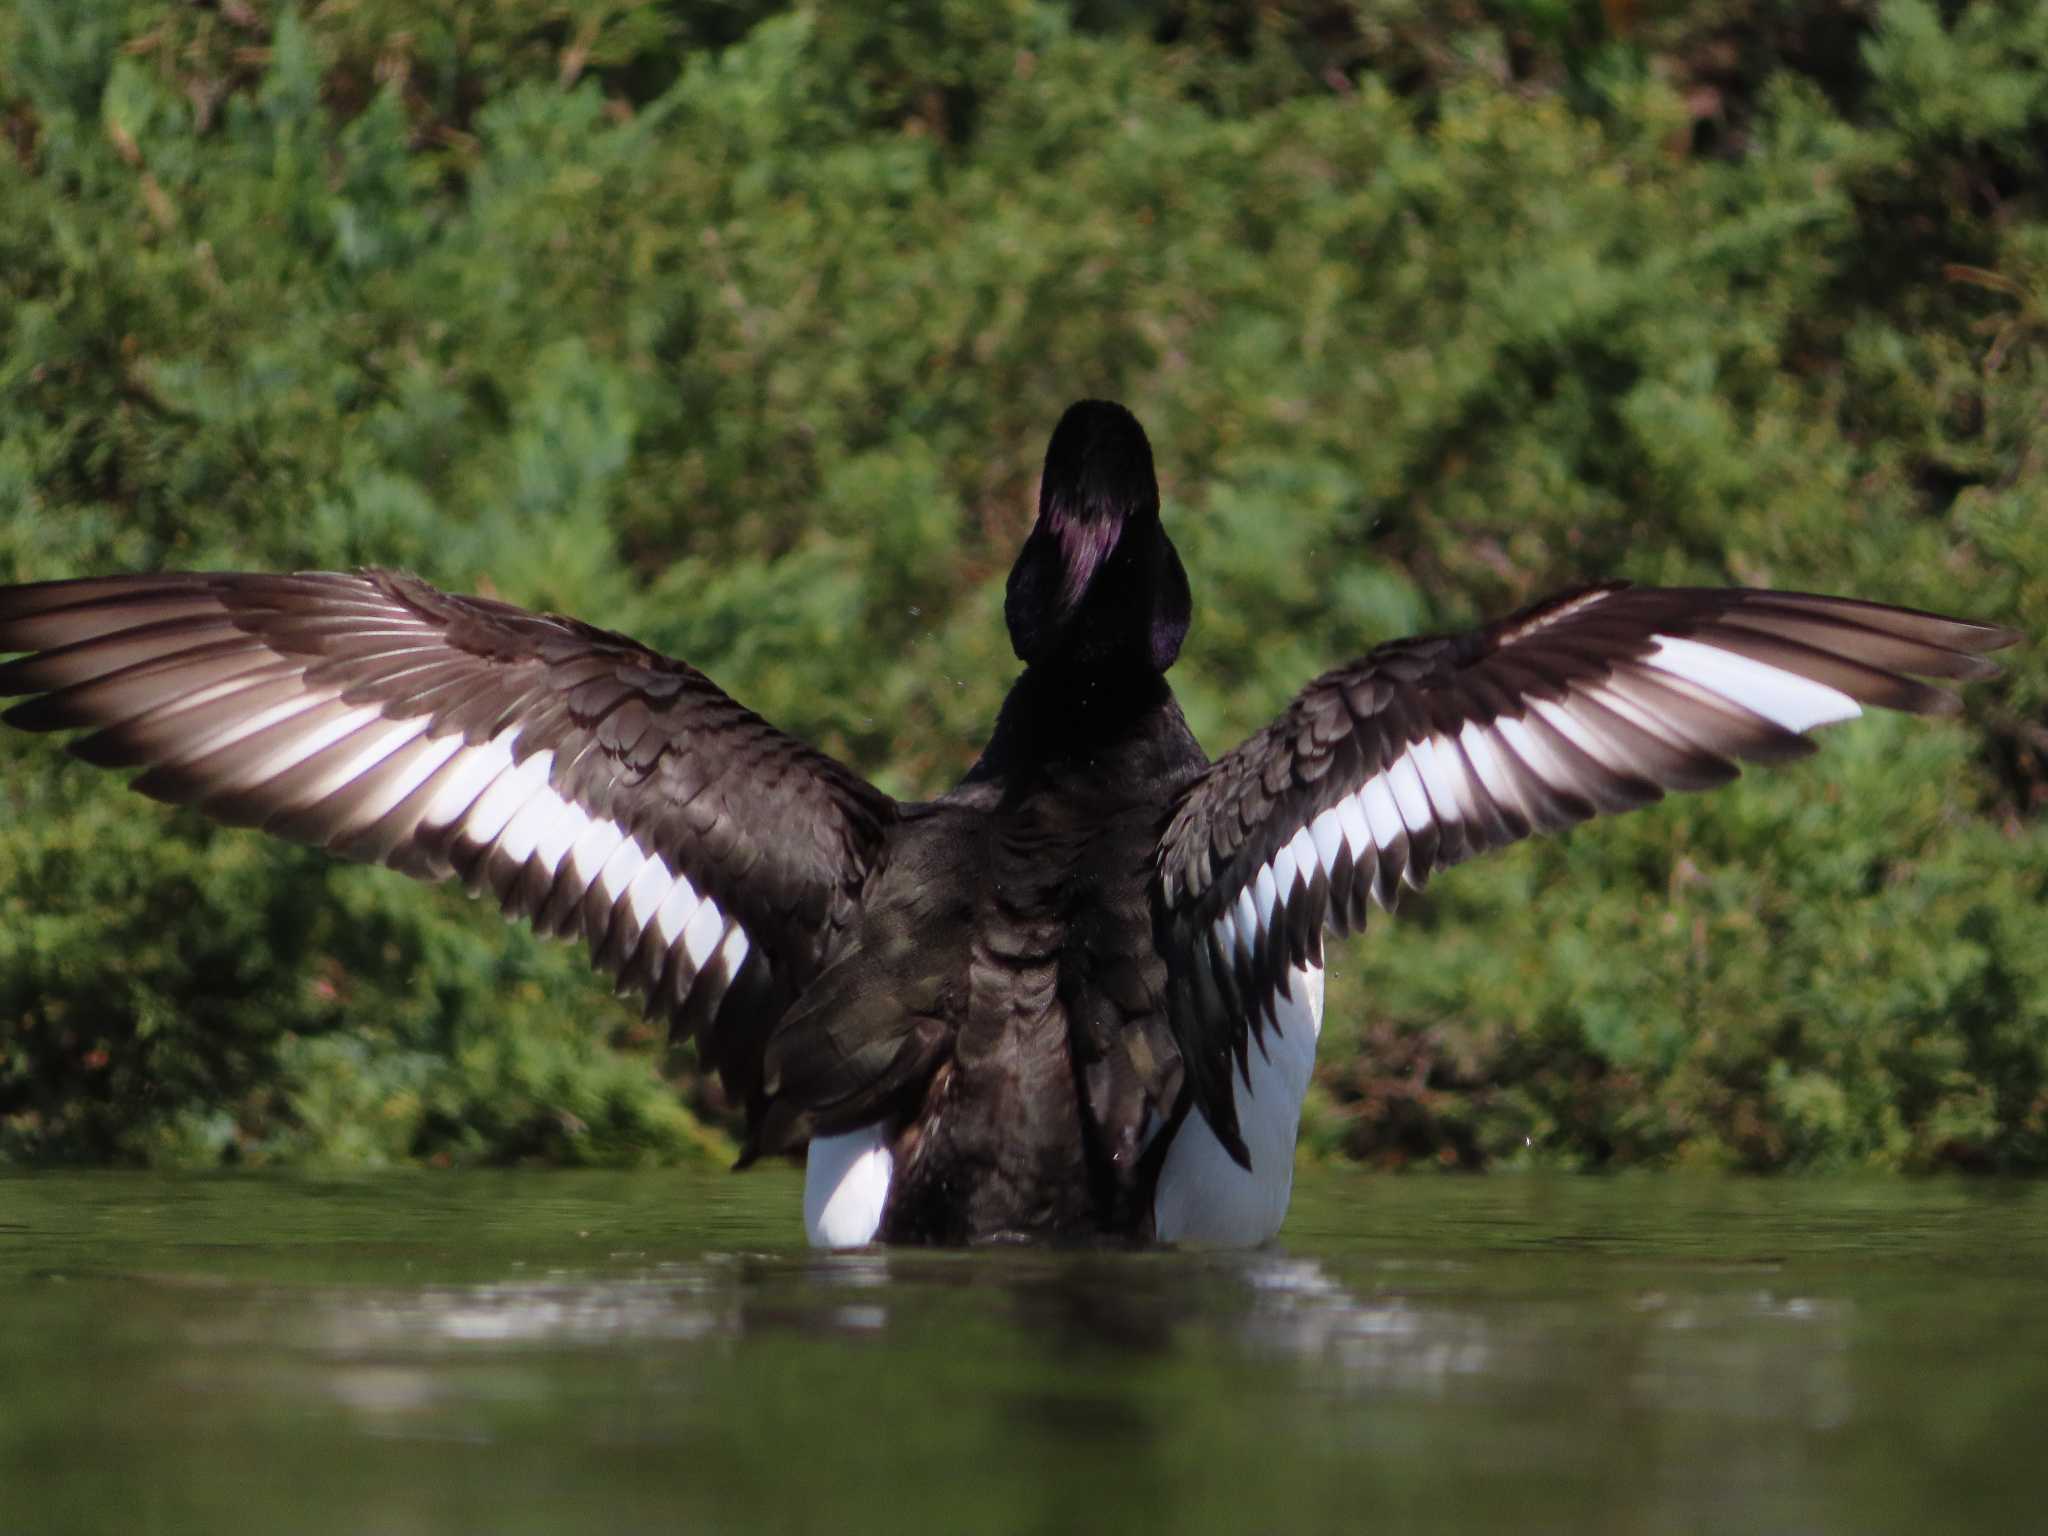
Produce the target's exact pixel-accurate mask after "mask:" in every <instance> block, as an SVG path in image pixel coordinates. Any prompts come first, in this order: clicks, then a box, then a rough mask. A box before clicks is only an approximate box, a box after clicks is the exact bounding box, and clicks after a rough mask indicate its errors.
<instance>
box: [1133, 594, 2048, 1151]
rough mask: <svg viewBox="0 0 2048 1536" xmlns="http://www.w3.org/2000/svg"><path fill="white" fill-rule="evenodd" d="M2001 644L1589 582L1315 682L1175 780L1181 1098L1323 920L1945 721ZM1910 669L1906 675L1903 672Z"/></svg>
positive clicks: (1924, 625)
mask: <svg viewBox="0 0 2048 1536" xmlns="http://www.w3.org/2000/svg"><path fill="white" fill-rule="evenodd" d="M2015 638H2017V637H2016V636H2014V635H2013V634H2012V633H2011V632H2009V631H2006V630H2001V629H1995V628H1991V627H1989V626H1986V625H1981V624H1968V623H1963V622H1960V621H1957V620H1954V619H1946V618H1941V617H1939V616H1937V615H1934V614H1928V613H1919V612H1914V611H1911V610H1907V609H1900V608H1889V607H1885V606H1882V605H1880V604H1875V603H1863V602H1856V601H1853V600H1850V599H1845V598H1835V597H1818V596H1813V595H1810V594H1805V593H1787V592H1763V591H1744V590H1717V589H1675V588H1666V589H1659V588H1647V587H1630V586H1627V585H1621V584H1616V585H1606V586H1598V587H1590V588H1586V589H1584V590H1582V591H1578V592H1572V593H1567V594H1565V595H1563V596H1560V597H1555V598H1551V599H1549V600H1547V601H1545V602H1542V603H1539V604H1537V605H1535V606H1534V607H1531V608H1528V609H1525V610H1524V611H1523V612H1521V613H1518V614H1516V615H1514V616H1513V617H1512V618H1509V619H1505V620H1503V621H1501V622H1500V623H1497V624H1493V625H1490V626H1488V627H1486V628H1484V629H1479V630H1475V631H1472V632H1470V633H1467V634H1462V635H1448V636H1432V637H1428V638H1423V639H1414V640H1401V641H1396V642H1394V643H1392V644H1390V645H1383V646H1381V647H1379V648H1378V649H1377V650H1375V651H1373V652H1372V653H1371V654H1370V655H1367V656H1365V657H1363V658H1361V659H1360V660H1358V661H1356V662H1353V663H1351V664H1350V665H1348V666H1344V667H1340V668H1338V669H1337V670H1335V671H1333V672H1330V673H1327V674H1325V675H1324V676H1322V677H1320V678H1317V679H1316V680H1315V681H1314V682H1312V683H1310V684H1309V685H1308V687H1307V688H1305V689H1303V690H1302V692H1301V693H1300V694H1299V695H1298V696H1297V697H1296V698H1295V699H1294V701H1293V702H1292V703H1291V704H1290V705H1289V706H1288V707H1287V709H1286V710H1285V712H1284V713H1282V714H1281V716H1280V718H1279V719H1277V720H1275V721H1274V722H1273V723H1272V724H1271V725H1269V726H1267V727H1266V728H1265V729H1264V730H1262V731H1260V732H1259V733H1258V734H1257V735H1255V736H1253V737H1252V738H1251V739H1250V740H1248V741H1246V742H1245V743H1244V744H1243V745H1242V746H1240V747H1238V748H1237V749H1236V750H1235V751H1233V752H1231V753H1229V754H1227V755H1226V756H1224V757H1222V758H1220V759H1218V760H1217V761H1216V762H1215V763H1213V764H1212V765H1211V766H1210V767H1209V769H1208V770H1207V772H1206V773H1205V774H1204V775H1203V776H1202V777H1201V778H1200V779H1198V780H1196V781H1195V783H1194V784H1193V785H1192V786H1190V788H1189V790H1188V791H1187V792H1186V794H1185V797H1184V798H1183V800H1182V801H1181V803H1180V805H1179V807H1178V809H1177V811H1176V813H1175V815H1174V816H1173V818H1172V820H1171V822H1170V823H1169V825H1168V827H1167V830H1166V833H1165V835H1164V836H1163V837H1162V838H1161V840H1160V847H1159V885H1158V889H1157V911H1158V913H1159V923H1160V926H1161V927H1162V929H1163V930H1164V932H1163V937H1164V940H1165V943H1166V946H1167V948H1168V952H1169V956H1170V962H1171V968H1172V973H1173V983H1172V991H1171V998H1170V1004H1169V1008H1170V1013H1171V1018H1172V1024H1173V1029H1174V1033H1175V1036H1176V1038H1177V1040H1178V1041H1179V1044H1180V1047H1181V1053H1182V1057H1183V1059H1184V1061H1185V1062H1186V1069H1187V1074H1188V1082H1189V1086H1190V1089H1191V1091H1192V1092H1193V1095H1194V1100H1195V1103H1196V1104H1197V1105H1198V1106H1199V1107H1200V1108H1201V1109H1202V1110H1203V1111H1204V1112H1205V1113H1206V1115H1207V1116H1208V1119H1209V1121H1210V1124H1211V1126H1212V1127H1213V1128H1214V1129H1215V1131H1216V1133H1217V1136H1218V1138H1219V1139H1220V1140H1221V1141H1222V1142H1223V1144H1224V1145H1225V1146H1226V1147H1228V1148H1230V1149H1231V1151H1232V1154H1233V1155H1234V1156H1236V1157H1237V1158H1238V1159H1239V1160H1240V1161H1244V1159H1245V1153H1244V1146H1243V1142H1242V1140H1241V1138H1240V1137H1239V1136H1238V1133H1237V1127H1236V1112H1235V1108H1234V1104H1233V1095H1232V1090H1231V1075H1232V1072H1233V1070H1236V1071H1238V1072H1243V1071H1244V1070H1245V1067H1246V1063H1247V1061H1248V1057H1247V1052H1248V1051H1249V1050H1250V1049H1253V1048H1255V1047H1254V1045H1253V1038H1252V1037H1253V1036H1254V1034H1255V1033H1256V1032H1258V1031H1260V1030H1261V1029H1262V1028H1263V1024H1264V1020H1265V1018H1266V1015H1267V1013H1268V1011H1269V1010H1270V1008H1271V1006H1272V1001H1273V999H1274V997H1275V995H1276V992H1277V991H1278V990H1279V989H1280V988H1282V987H1284V986H1285V984H1286V982H1285V978H1286V976H1287V973H1288V972H1289V971H1290V970H1291V969H1292V968H1293V967H1295V966H1298V965H1301V964H1304V963H1307V962H1310V961H1317V960H1319V959H1320V955H1321V948H1322V931H1323V928H1324V925H1325V924H1326V923H1327V924H1328V925H1329V926H1330V927H1332V928H1335V929H1337V930H1339V931H1348V930H1352V929H1356V928H1360V927H1363V926H1364V923H1365V916H1366V907H1367V903H1368V901H1373V902H1377V903H1378V904H1379V905H1380V906H1382V907H1386V906H1390V905H1391V904H1392V902H1393V900H1394V897H1395V894H1396V892H1397V891H1398V890H1399V888H1400V886H1401V885H1402V884H1403V883H1404V882H1405V883H1406V884H1408V885H1411V886H1420V885H1421V883H1422V882H1423V880H1424V879H1425V878H1427V876H1428V875H1429V873H1430V871H1431V870H1433V869H1436V868H1437V867H1439V866H1441V865H1447V864H1455V863H1457V862H1458V861H1459V860H1461V859H1464V858H1468V857H1470V856H1471V855H1473V854H1475V853H1480V852H1483V851H1485V850H1486V849H1489V848H1497V847H1500V846H1501V845H1502V844H1504V843H1509V842H1513V841H1515V840H1516V839H1518V838H1522V837H1526V836H1528V835H1530V834H1531V833H1532V832H1538V831H1551V830H1555V829H1557V828H1560V827H1567V826H1570V825H1572V824H1573V823H1575V822H1579V821H1584V820H1585V819H1587V818H1588V817H1590V816H1593V815H1595V814H1597V813H1599V812H1603V811H1621V810H1628V809H1630V808H1632V807H1635V806H1639V805H1645V804H1648V803H1649V802H1651V801H1653V800H1657V799H1660V798H1661V797H1662V796H1663V794H1664V792H1665V791H1666V790H1672V789H1704V788H1707V787H1709V786H1711V785H1715V784H1720V783H1724V782H1726V781H1727V780H1729V779H1731V778H1733V777H1735V775H1736V773H1737V771H1738V770H1737V768H1736V763H1737V761H1738V760H1748V761H1757V762H1763V761H1775V760H1779V759H1783V758H1788V757H1794V756H1798V755H1800V754H1802V753H1805V752H1808V751H1811V750H1812V743H1810V742H1809V741H1807V740H1806V738H1805V736H1804V734H1803V733H1804V732H1806V731H1807V730H1809V729H1811V728H1813V727H1815V726H1819V725H1825V724H1828V723H1829V722H1831V721H1836V720H1844V719H1848V718H1849V717H1851V716H1853V715H1857V714H1860V713H1861V712H1862V710H1861V706H1862V705H1864V704H1876V705H1882V706H1884V707H1886V708H1889V709H1902V710H1911V711H1915V712H1918V713H1945V712H1952V711H1953V710H1955V709H1956V707H1957V702H1956V698H1955V696H1954V695H1953V694H1951V693H1949V692H1947V691H1945V690H1943V689H1940V688H1936V687H1932V686H1930V685H1928V684H1926V683H1922V682H1918V681H1915V680H1914V679H1915V676H1918V677H1937V678H1953V679H1972V678H1980V677H1985V676H1988V675H1990V674H1992V673H1994V672H1996V671H1997V668H1996V667H1995V666H1994V665H1993V664H1992V663H1990V662H1988V661H1985V660H1984V659H1983V658H1982V656H1981V655H1980V654H1979V653H1981V652H1984V651H1989V650H1995V649H1997V648H1998V647H2000V646H2003V645H2008V644H2010V643H2012V641H2013V640H2014V639H2015ZM1909 674H1911V675H1909Z"/></svg>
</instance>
